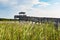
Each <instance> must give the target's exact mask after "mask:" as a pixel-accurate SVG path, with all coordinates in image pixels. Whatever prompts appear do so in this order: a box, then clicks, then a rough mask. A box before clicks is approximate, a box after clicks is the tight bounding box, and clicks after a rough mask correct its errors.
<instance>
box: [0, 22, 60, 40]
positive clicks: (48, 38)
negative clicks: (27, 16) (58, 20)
mask: <svg viewBox="0 0 60 40" xmlns="http://www.w3.org/2000/svg"><path fill="white" fill-rule="evenodd" d="M0 40H60V27H59V28H58V30H55V27H54V25H53V23H49V24H48V23H42V24H40V23H39V24H32V23H29V22H27V23H18V22H11V21H9V22H4V21H3V22H2V21H1V22H0Z"/></svg>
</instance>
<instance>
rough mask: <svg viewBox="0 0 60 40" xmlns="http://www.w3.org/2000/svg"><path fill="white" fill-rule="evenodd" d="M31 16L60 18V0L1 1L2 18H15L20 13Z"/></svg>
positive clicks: (0, 14)
mask: <svg viewBox="0 0 60 40" xmlns="http://www.w3.org/2000/svg"><path fill="white" fill-rule="evenodd" d="M21 11H23V12H26V15H29V16H38V17H57V18H59V17H60V0H0V18H14V15H16V14H18V13H19V12H21Z"/></svg>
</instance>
